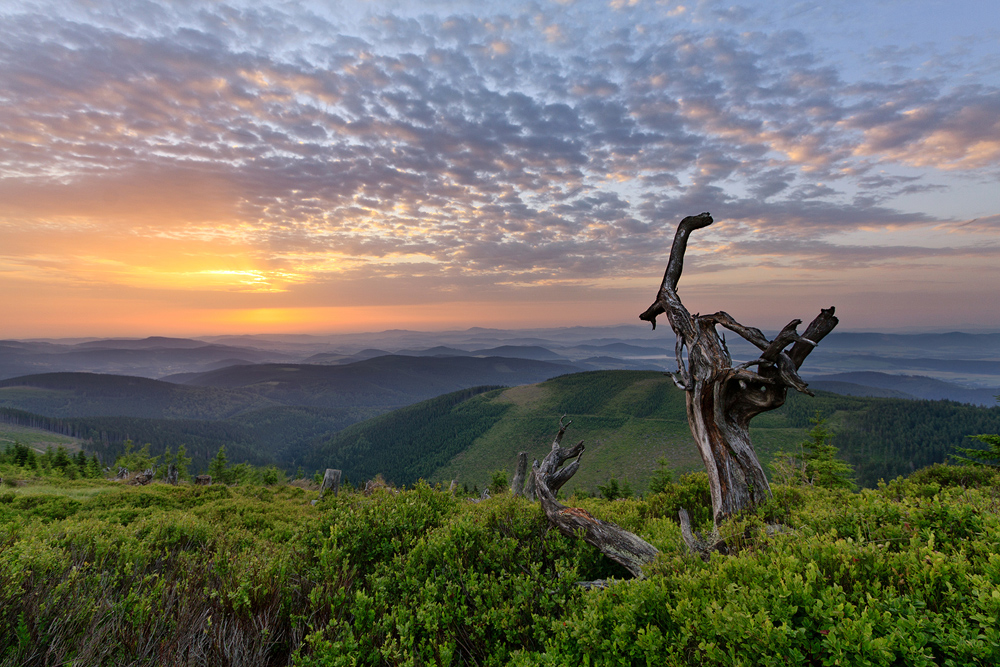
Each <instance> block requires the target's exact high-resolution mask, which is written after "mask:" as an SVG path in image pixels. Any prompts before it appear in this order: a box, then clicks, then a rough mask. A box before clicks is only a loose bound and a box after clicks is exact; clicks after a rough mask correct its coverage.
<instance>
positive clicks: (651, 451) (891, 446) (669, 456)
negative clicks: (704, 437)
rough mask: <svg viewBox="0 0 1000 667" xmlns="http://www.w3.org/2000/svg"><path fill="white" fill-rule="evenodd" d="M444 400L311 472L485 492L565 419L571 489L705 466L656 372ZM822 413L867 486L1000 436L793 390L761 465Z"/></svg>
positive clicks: (672, 394) (950, 410)
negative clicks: (661, 467)
mask: <svg viewBox="0 0 1000 667" xmlns="http://www.w3.org/2000/svg"><path fill="white" fill-rule="evenodd" d="M470 394H475V395H471V396H470V395H469V394H460V393H454V394H448V395H446V396H441V397H438V398H436V399H433V400H431V401H426V402H424V403H418V404H416V405H412V406H409V407H407V408H404V409H402V410H396V411H394V412H390V413H388V414H384V415H381V416H379V417H376V418H374V419H370V420H367V421H364V422H360V423H358V424H354V425H353V426H350V427H348V428H346V429H344V430H343V431H340V432H339V433H337V434H335V435H334V436H333V437H332V438H327V439H323V440H322V441H320V442H318V443H317V446H316V447H315V448H314V449H313V450H312V451H311V452H309V453H308V454H305V455H304V457H303V460H304V461H307V462H308V464H307V465H308V467H310V469H322V468H325V467H333V468H339V469H341V470H343V471H344V473H345V474H346V475H347V476H348V478H349V479H354V480H359V479H369V478H371V477H373V476H374V475H375V474H376V473H381V474H382V475H383V476H385V477H386V479H388V480H390V481H392V482H395V483H397V484H412V483H413V482H415V481H416V480H417V479H420V478H423V479H426V480H429V481H433V482H443V483H449V482H450V481H451V480H457V482H458V484H459V485H467V486H468V487H469V488H470V489H472V488H473V487H474V486H477V487H479V488H482V487H483V486H484V485H485V484H487V483H488V482H489V480H490V478H491V476H492V473H493V472H495V471H498V470H503V471H506V472H507V474H508V476H510V475H511V474H512V473H513V469H514V464H515V461H516V457H517V453H518V452H519V451H526V452H527V453H528V457H529V461H530V460H531V459H534V458H537V459H541V458H542V457H543V456H544V455H545V454H546V452H548V450H549V448H550V447H551V443H552V439H553V436H554V435H555V433H556V431H557V430H558V425H559V418H560V417H561V416H562V415H566V419H567V420H572V424H571V425H570V427H569V430H568V431H567V434H566V442H576V441H579V440H583V441H584V443H585V444H586V447H587V450H586V452H585V453H584V455H583V465H582V466H581V468H580V471H579V472H578V473H577V474H576V476H575V477H574V478H573V480H572V481H571V482H570V483H569V485H568V489H567V490H569V491H573V490H575V489H578V490H580V491H583V492H591V491H594V490H596V489H597V486H598V485H600V484H604V483H605V482H607V481H608V479H610V478H611V477H612V476H614V477H616V478H617V479H618V480H624V479H627V480H628V481H629V483H630V484H631V486H632V488H633V489H634V490H635V491H637V492H643V491H645V489H646V487H647V485H648V483H649V479H650V478H651V476H652V474H653V472H654V471H655V470H656V469H657V467H658V463H657V462H658V461H659V460H660V459H666V460H667V464H668V466H669V467H670V468H671V469H673V470H674V471H675V472H677V473H684V472H691V471H697V470H701V469H702V462H701V458H700V457H699V455H698V451H697V449H696V447H695V445H694V441H693V439H692V438H691V434H690V431H689V430H688V425H687V416H686V414H685V409H684V393H683V392H682V391H680V390H679V389H677V388H676V387H675V386H674V385H673V383H672V381H671V380H670V378H669V377H668V376H666V375H664V374H663V373H658V372H655V371H593V372H587V373H575V374H572V375H564V376H560V377H557V378H553V379H551V380H548V381H546V382H541V383H539V384H533V385H522V386H519V387H512V388H509V389H499V390H493V391H489V392H486V393H480V390H471V391H470ZM816 415H819V416H821V417H822V418H824V419H826V420H827V423H828V426H829V427H830V429H831V430H832V431H833V433H834V437H833V440H832V443H833V444H834V445H835V446H837V447H839V448H840V455H841V456H842V457H843V458H844V459H846V460H847V461H848V462H849V463H851V464H852V465H853V466H854V467H855V470H856V473H857V474H856V480H857V482H858V483H859V484H860V485H862V486H867V487H872V486H875V485H876V484H877V483H878V481H879V480H880V479H886V480H888V479H893V478H895V477H897V476H899V475H906V474H909V473H910V472H912V471H913V470H915V469H917V468H920V467H923V466H927V465H931V464H933V463H940V462H943V461H945V460H946V459H947V457H948V456H949V455H950V454H952V453H953V452H954V448H955V447H956V446H968V444H969V442H968V440H967V436H969V435H972V434H976V433H996V432H1000V408H997V407H994V408H983V407H978V406H972V405H964V404H959V403H953V402H950V401H917V400H905V399H891V398H871V397H856V396H840V395H837V394H831V393H827V392H816V396H814V397H811V396H807V395H804V394H797V393H790V394H789V396H788V400H787V402H786V404H785V405H784V407H782V408H781V409H779V410H775V411H773V412H769V413H765V414H762V415H760V416H758V417H757V418H755V419H754V420H753V422H752V424H751V436H752V438H753V442H754V446H755V448H756V450H757V453H758V455H759V457H760V459H761V461H762V463H763V464H764V466H765V469H767V467H768V463H769V462H770V461H771V459H772V457H773V455H774V453H775V452H777V451H779V450H786V451H793V450H795V449H796V448H797V446H798V443H800V442H801V441H802V440H803V439H804V438H805V436H806V433H807V432H808V430H809V429H810V428H811V426H812V424H811V422H810V420H811V419H812V418H813V417H815V416H816Z"/></svg>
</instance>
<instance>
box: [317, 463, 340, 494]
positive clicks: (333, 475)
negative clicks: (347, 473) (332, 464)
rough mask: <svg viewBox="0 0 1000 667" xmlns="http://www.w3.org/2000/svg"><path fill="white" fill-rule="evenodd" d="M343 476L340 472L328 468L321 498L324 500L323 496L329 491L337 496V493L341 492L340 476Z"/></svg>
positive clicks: (324, 477)
mask: <svg viewBox="0 0 1000 667" xmlns="http://www.w3.org/2000/svg"><path fill="white" fill-rule="evenodd" d="M341 475H342V473H341V471H340V470H336V469H334V468H327V469H326V472H325V473H324V474H323V486H322V487H320V490H319V497H320V498H322V497H323V494H325V493H326V492H327V491H333V495H334V496H336V495H337V492H338V491H340V476H341Z"/></svg>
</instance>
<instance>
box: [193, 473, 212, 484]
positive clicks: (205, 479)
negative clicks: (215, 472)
mask: <svg viewBox="0 0 1000 667" xmlns="http://www.w3.org/2000/svg"><path fill="white" fill-rule="evenodd" d="M194 483H195V484H196V485H197V486H211V485H212V476H211V475H198V476H197V477H195V478H194Z"/></svg>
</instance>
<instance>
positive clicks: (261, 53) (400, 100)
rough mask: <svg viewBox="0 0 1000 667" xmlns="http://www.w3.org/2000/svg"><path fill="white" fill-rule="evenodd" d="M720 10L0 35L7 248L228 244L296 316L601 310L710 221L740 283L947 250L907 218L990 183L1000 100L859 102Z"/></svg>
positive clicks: (899, 94)
mask: <svg viewBox="0 0 1000 667" xmlns="http://www.w3.org/2000/svg"><path fill="white" fill-rule="evenodd" d="M710 5H711V3H709V5H706V6H705V8H703V9H704V11H702V10H698V11H691V12H689V11H685V12H680V11H679V9H680V7H679V6H677V5H676V3H674V4H673V5H671V4H669V3H668V4H667V5H663V6H661V5H658V4H654V3H618V5H616V6H614V7H609V6H607V5H606V4H604V3H600V4H598V5H592V4H588V3H575V4H572V6H559V5H551V4H546V5H532V6H530V7H528V8H527V9H525V10H520V9H517V8H514V7H503V8H501V9H495V8H492V7H486V6H484V7H483V8H480V7H473V6H472V5H454V4H450V3H442V4H441V5H430V6H429V7H431V9H429V10H427V11H423V12H419V13H418V12H414V13H412V14H407V13H406V12H405V11H403V10H399V8H394V7H393V6H392V5H389V4H386V5H381V4H372V5H370V6H368V7H367V8H366V9H365V10H364V11H363V12H362V11H360V10H350V11H348V10H345V12H344V14H343V15H332V14H333V12H330V14H327V13H325V11H324V10H323V9H321V8H317V9H307V8H306V5H300V4H294V3H293V4H289V5H282V6H280V7H278V6H276V7H272V8H261V7H254V6H242V5H240V4H238V3H235V4H228V3H215V2H197V1H194V0H192V2H187V3H158V2H146V3H140V4H136V5H134V6H130V7H129V8H128V9H127V10H125V11H121V10H120V9H118V8H116V7H115V6H114V5H111V4H104V3H101V2H95V3H91V4H88V5H86V6H83V5H81V6H77V5H75V4H72V5H62V4H60V3H48V4H46V3H43V6H42V8H41V9H32V8H31V7H27V6H26V7H27V8H26V9H23V10H15V11H10V10H8V12H7V14H6V15H5V16H4V17H3V19H4V20H3V21H2V22H0V171H2V173H3V174H4V176H3V177H2V178H0V234H3V235H5V236H7V237H8V238H9V239H10V240H11V243H12V245H9V246H8V248H12V247H14V242H15V241H17V239H21V240H23V239H27V238H29V237H31V235H29V234H28V233H27V232H26V231H25V229H26V227H25V225H29V226H32V225H33V226H34V227H36V228H40V226H43V225H44V226H45V228H46V229H49V230H50V231H51V230H55V233H66V234H67V235H71V236H72V238H74V239H76V247H77V252H78V253H79V254H80V255H94V256H96V255H99V254H100V249H99V247H100V243H101V239H102V237H106V236H107V235H108V234H126V235H133V236H157V237H162V238H170V239H172V240H173V241H175V242H177V243H178V244H180V243H181V242H182V241H187V242H188V243H189V246H188V250H187V251H186V252H187V253H188V254H189V255H192V256H198V257H201V258H203V259H204V258H208V257H211V256H213V254H215V253H217V252H218V249H219V247H220V246H219V243H222V242H223V241H221V240H220V239H229V240H230V241H232V242H233V243H234V244H235V245H236V246H238V247H239V248H240V252H242V253H244V255H243V256H244V258H245V260H246V261H245V262H244V264H246V266H239V267H235V268H233V269H232V271H234V273H231V274H225V273H224V271H225V270H227V269H226V267H224V266H218V267H216V268H211V267H208V268H205V270H206V271H216V270H217V271H219V272H221V273H216V274H211V275H232V276H239V275H249V274H243V273H240V272H241V271H243V272H245V271H249V270H257V271H262V272H264V273H265V274H267V272H268V271H270V272H272V273H270V274H267V275H273V276H276V277H275V279H274V281H272V283H271V284H274V285H277V284H281V285H282V286H283V287H282V289H288V290H292V289H293V287H290V286H300V285H302V284H305V283H308V282H309V281H315V282H317V283H325V282H326V281H328V280H333V279H343V280H348V279H350V280H355V279H356V280H375V279H377V278H385V279H386V280H389V279H401V278H405V277H406V276H407V274H408V273H409V275H414V274H417V275H419V276H423V277H424V278H426V279H427V280H440V281H443V282H442V283H441V284H444V283H445V282H447V281H452V284H453V285H456V286H461V285H468V286H469V287H470V289H471V288H472V286H474V285H481V284H482V283H483V281H485V282H488V283H490V284H493V285H497V284H503V285H530V284H536V285H541V284H545V283H547V282H551V281H557V280H561V281H571V282H572V281H575V282H574V284H593V283H595V282H600V281H613V280H616V279H624V278H629V277H635V276H638V275H640V274H643V273H645V272H646V271H647V269H646V267H647V266H648V265H649V263H650V261H651V258H650V253H651V252H654V253H658V254H657V255H656V257H660V256H661V255H662V252H663V251H664V249H665V248H667V247H668V246H669V240H670V237H671V235H672V231H673V228H672V226H673V224H674V221H676V220H677V219H678V218H679V217H682V216H683V215H685V214H688V213H691V212H693V211H700V210H711V211H712V212H713V213H715V214H716V215H717V217H718V218H719V219H720V224H719V225H718V226H717V227H716V228H713V230H712V231H711V233H709V234H707V235H706V242H708V243H721V241H720V238H721V236H722V234H723V233H725V234H728V235H732V236H734V237H735V239H733V238H731V239H729V241H731V242H730V243H728V244H722V245H725V247H727V248H730V249H732V251H733V252H735V253H737V255H738V256H739V257H741V258H743V257H750V256H751V255H752V254H753V253H749V252H747V251H745V250H744V249H746V248H750V247H756V246H753V244H755V243H757V241H756V238H757V235H758V234H760V233H766V234H768V235H771V236H772V237H773V240H772V242H771V243H770V247H771V249H772V250H771V253H772V254H774V253H779V251H780V253H781V254H782V255H783V256H785V257H788V258H790V259H789V262H790V263H792V264H794V263H795V262H799V263H800V264H802V263H803V262H807V261H808V260H809V258H812V257H814V253H813V251H810V250H809V249H808V246H807V244H806V243H805V241H806V240H808V239H812V240H820V241H821V242H822V244H826V245H822V247H823V248H826V250H827V251H829V252H830V253H834V250H831V249H830V248H835V247H838V246H836V243H837V241H836V237H837V236H838V235H845V234H850V233H854V232H858V231H859V230H865V229H889V228H891V229H904V228H912V229H923V228H926V227H928V226H932V225H934V224H939V223H940V222H941V220H940V219H939V218H938V217H936V216H935V215H932V214H928V213H922V212H920V211H913V210H904V209H903V208H901V207H900V206H898V204H896V202H897V201H898V200H899V198H900V197H903V196H906V195H916V194H920V193H933V192H943V188H944V186H943V185H941V184H940V182H936V181H937V180H940V179H941V178H944V176H942V175H941V174H945V175H947V174H953V173H957V172H961V173H970V174H975V175H976V176H977V177H981V176H982V175H983V174H984V173H987V172H988V171H989V170H996V169H997V167H998V166H1000V143H998V141H997V137H998V136H1000V121H998V119H1000V91H998V90H997V89H996V88H995V87H990V86H988V85H986V84H977V85H969V84H962V85H960V86H948V85H945V84H942V83H941V82H939V81H935V80H931V79H900V80H899V81H896V82H894V83H886V82H885V81H875V80H871V81H857V80H856V77H852V78H851V80H850V81H848V77H845V76H843V75H842V74H841V72H839V71H838V69H837V64H836V63H831V62H829V61H827V60H824V59H823V58H821V57H820V56H819V55H817V54H816V53H814V52H813V51H812V50H811V42H810V39H809V38H808V36H806V35H804V34H802V33H801V32H796V31H788V30H784V29H776V28H770V29H765V28H761V27H760V25H759V24H758V23H756V22H755V21H756V19H755V18H754V17H755V14H754V12H752V11H749V10H747V9H746V8H741V7H733V8H728V9H722V8H720V7H717V6H714V5H711V6H710ZM706 12H707V13H706ZM712 12H715V13H714V14H713V13H712ZM705 16H713V17H714V18H713V20H712V21H710V22H708V23H704V22H702V21H703V18H704V17H705ZM637 17H639V18H641V20H640V21H636V18H637ZM751 24H752V26H753V29H752V30H750V29H747V30H743V29H741V28H742V27H746V26H749V25H751ZM887 168H888V169H889V170H888V171H886V169H887ZM912 168H921V169H925V170H938V171H927V172H925V173H923V174H912V175H911V174H903V173H901V172H900V170H901V169H912ZM939 172H940V173H939ZM60 230H62V231H60ZM199 244H201V245H199ZM741 244H743V245H741ZM747 244H750V245H747ZM830 244H834V245H832V246H831V245H830ZM17 245H18V247H23V243H20V242H18V244H17ZM722 245H720V246H719V247H722ZM179 247H180V246H179V245H177V246H172V248H175V249H176V248H179ZM813 247H817V246H813ZM842 247H843V248H844V249H845V250H844V252H845V253H848V254H853V255H854V256H858V257H861V256H867V255H866V254H865V253H863V252H859V251H858V249H857V246H852V245H850V244H846V245H844V246H842ZM901 247H902V246H901ZM914 247H916V246H914ZM956 247H958V246H956ZM651 249H655V250H651ZM940 251H941V252H942V253H944V254H947V252H948V250H947V249H940ZM63 252H66V253H68V254H70V255H71V254H72V253H73V250H72V249H71V248H68V247H67V248H66V249H65V250H64V251H63ZM899 252H902V251H899ZM914 252H916V251H914ZM935 252H936V251H935ZM956 252H965V251H964V250H961V249H958V250H956ZM15 254H16V253H14V251H12V250H9V249H8V250H3V249H0V257H6V258H7V261H8V262H15V261H16V260H18V258H19V257H20V258H22V259H23V256H15ZM904 254H905V253H904ZM932 254H933V253H932ZM917 255H919V253H917V254H913V255H911V256H912V257H917ZM216 256H218V257H220V263H223V262H222V258H225V261H227V262H231V261H232V259H231V258H230V257H229V255H227V254H225V253H223V254H222V255H221V256H220V255H216ZM896 256H897V257H902V256H903V255H896ZM829 257H833V254H831V255H830V256H829ZM879 257H882V258H883V259H885V258H888V257H889V255H886V254H885V252H884V251H883V252H882V254H881V255H879ZM116 261H119V260H116ZM120 261H124V262H127V261H128V260H127V259H125V258H122V259H121V260H120ZM654 261H658V259H657V260H654ZM741 261H742V260H741ZM837 261H842V260H840V259H838V260H837ZM859 261H861V262H862V263H865V262H866V261H867V260H859ZM875 261H878V260H876V259H872V260H871V262H875ZM199 262H201V260H199ZM29 264H30V262H27V263H23V264H19V266H22V268H23V270H24V271H28V270H29V269H28V268H27V267H28V266H29ZM201 264H204V262H202V263H201ZM201 264H199V265H201ZM251 265H252V266H251ZM79 266H80V267H81V270H84V269H83V266H84V264H80V265H79ZM87 266H90V265H87ZM134 266H135V267H137V268H136V270H139V268H140V263H138V262H136V263H135V264H134ZM207 266H208V265H207V264H204V267H207ZM845 266H846V264H845ZM204 267H203V268H204ZM87 270H94V269H93V268H91V269H87ZM124 272H126V271H125V270H123V273H124ZM281 272H283V273H281ZM279 273H281V275H283V276H285V278H281V277H280V276H279ZM100 275H106V273H100ZM164 275H165V276H167V277H166V278H165V280H169V279H170V278H169V276H170V275H172V274H169V272H168V273H166V274H164ZM205 275H209V274H205ZM262 275H264V274H262ZM289 276H293V277H294V278H289ZM140 282H141V281H140ZM258 282H260V281H258ZM378 284H382V283H378ZM238 287H239V285H237V284H235V283H234V287H233V289H236V288H238ZM294 289H301V288H300V287H294Z"/></svg>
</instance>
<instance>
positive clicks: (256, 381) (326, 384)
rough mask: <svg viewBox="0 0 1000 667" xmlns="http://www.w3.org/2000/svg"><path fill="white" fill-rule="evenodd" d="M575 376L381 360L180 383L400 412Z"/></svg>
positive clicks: (506, 363) (505, 364)
mask: <svg viewBox="0 0 1000 667" xmlns="http://www.w3.org/2000/svg"><path fill="white" fill-rule="evenodd" d="M576 370H579V369H578V368H577V367H575V366H573V365H571V364H565V363H552V362H549V361H539V360H534V359H513V358H508V357H485V358H484V357H410V356H402V355H383V356H379V357H374V358H372V359H365V360H363V361H358V362H355V363H352V364H344V365H341V366H324V365H312V364H255V365H247V366H230V367H228V368H220V369H219V370H215V371H210V372H207V373H201V374H198V375H195V376H191V377H187V378H185V380H184V383H185V384H187V385H194V386H201V387H219V388H227V389H236V388H240V389H249V390H253V391H254V392H256V393H257V394H259V395H260V396H263V397H266V398H268V399H271V400H273V401H275V402H278V403H282V404H284V405H311V406H323V407H344V406H403V405H410V404H412V403H415V402H417V401H421V400H426V399H429V398H434V397H436V396H440V395H442V394H445V393H449V392H452V391H457V390H460V389H466V388H468V387H475V386H481V385H506V386H512V385H519V384H529V383H533V382H540V381H542V380H546V379H548V378H551V377H554V376H556V375H562V374H564V373H572V372H574V371H576Z"/></svg>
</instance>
